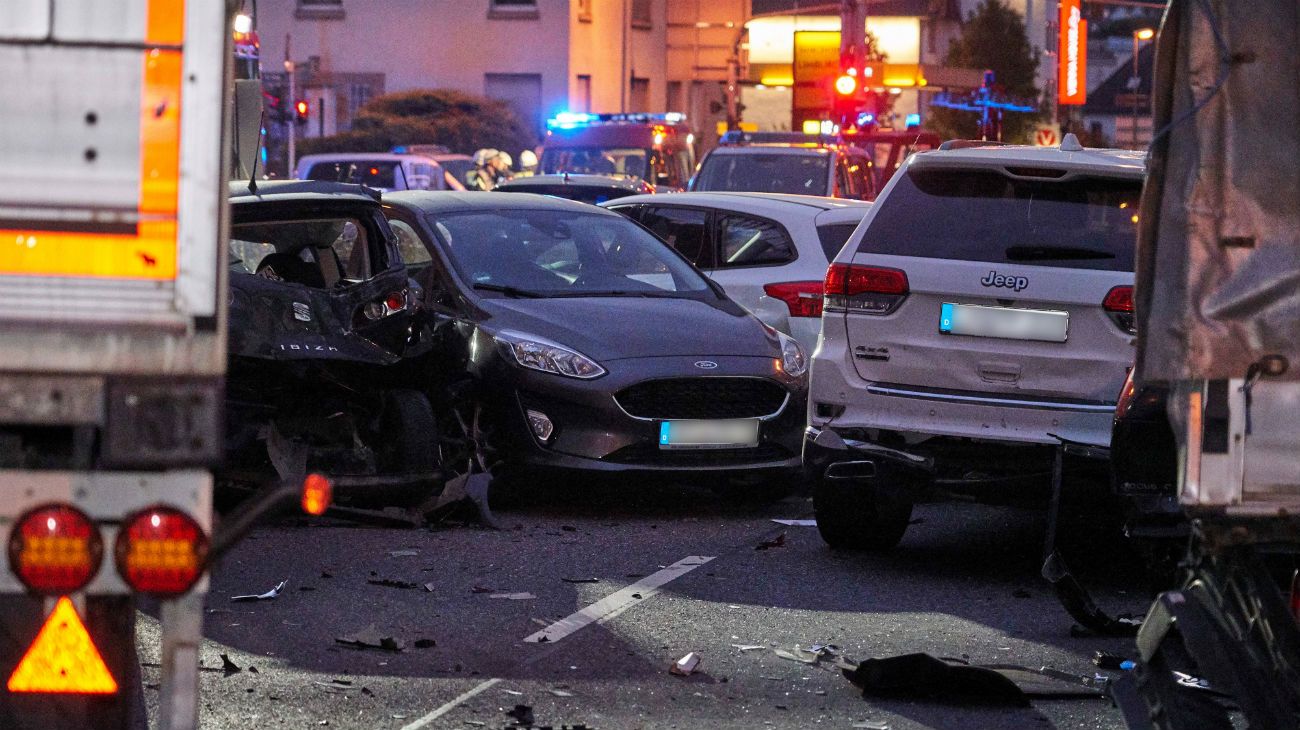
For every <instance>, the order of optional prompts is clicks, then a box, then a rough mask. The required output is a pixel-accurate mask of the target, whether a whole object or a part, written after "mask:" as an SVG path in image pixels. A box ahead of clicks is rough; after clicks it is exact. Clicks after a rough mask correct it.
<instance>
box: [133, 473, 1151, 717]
mask: <svg viewBox="0 0 1300 730" xmlns="http://www.w3.org/2000/svg"><path fill="white" fill-rule="evenodd" d="M566 490H567V491H561V492H559V493H552V494H548V495H545V496H543V497H542V498H539V499H536V500H534V501H533V502H531V503H530V504H526V505H524V506H522V507H521V508H519V509H517V510H514V511H510V512H504V513H499V517H500V518H501V521H502V522H503V523H504V524H505V525H506V527H507V529H505V530H502V531H494V530H488V529H484V528H482V527H478V526H475V525H451V526H448V525H443V526H439V527H436V528H432V529H406V530H403V529H391V528H378V527H370V526H359V525H355V524H350V523H346V522H341V521H336V520H329V519H326V520H318V521H307V520H303V519H297V518H295V519H286V520H283V521H281V522H280V523H278V524H275V525H273V526H267V527H264V528H261V529H259V530H257V531H256V532H254V533H253V534H252V535H251V536H250V537H249V538H248V539H247V540H246V541H245V542H244V543H243V544H241V545H240V546H239V547H238V548H236V549H235V550H234V551H233V552H232V553H231V554H230V555H229V556H227V558H226V559H225V560H224V562H223V563H222V565H220V566H219V567H218V569H217V570H216V571H215V573H214V575H213V577H212V582H211V592H210V594H209V599H208V609H207V615H206V617H205V622H206V623H205V633H206V636H207V639H208V640H207V641H206V642H205V644H204V647H203V650H202V661H203V665H204V667H205V668H206V670H207V671H204V672H203V673H202V694H203V697H202V710H201V724H202V726H203V727H204V728H279V727H290V728H308V727H321V726H328V727H331V728H393V729H399V728H409V729H411V730H414V728H424V727H429V728H442V727H449V728H468V727H487V728H496V727H506V726H510V725H511V724H512V723H514V722H515V720H514V719H513V718H512V717H510V716H508V715H507V714H506V711H508V710H510V709H513V708H514V707H515V706H516V705H528V706H530V707H531V708H532V712H533V716H534V718H535V719H534V724H535V725H536V726H552V727H556V728H558V727H561V726H563V725H565V724H568V725H570V726H574V725H579V724H585V725H586V726H587V727H591V728H640V727H656V728H706V727H707V728H754V727H776V728H807V727H816V726H824V727H831V728H851V727H853V726H854V723H862V722H867V721H871V722H876V723H885V724H886V725H887V726H888V727H889V728H893V729H895V730H901V729H903V728H1010V727H1016V728H1120V727H1123V723H1122V722H1121V720H1120V718H1119V715H1118V712H1117V711H1116V710H1115V709H1114V708H1112V707H1111V706H1110V704H1109V702H1107V701H1106V700H1101V699H1082V700H1050V701H1037V702H1035V703H1034V704H1033V705H1032V707H1029V708H997V707H987V706H985V707H981V706H967V705H963V704H961V703H936V702H927V701H905V700H871V701H867V700H864V699H863V698H862V696H861V694H860V693H859V692H858V691H856V690H855V689H854V687H853V686H852V685H850V684H849V683H848V682H847V681H846V680H845V679H844V678H843V677H842V676H841V674H840V672H839V671H838V670H836V669H835V668H834V667H833V666H831V665H830V664H829V663H827V662H823V663H822V664H819V665H816V666H809V665H805V664H800V663H797V662H794V661H790V660H788V659H783V658H781V657H779V656H777V655H776V654H775V653H774V649H777V648H790V647H793V646H794V645H795V644H800V645H802V646H805V647H806V646H809V645H811V644H817V643H830V644H834V645H836V646H838V647H840V648H841V651H842V653H843V654H844V655H846V656H847V657H850V658H853V659H856V660H860V659H865V658H870V657H886V656H892V655H897V654H906V653H912V652H929V653H932V654H934V655H936V656H954V657H967V658H969V660H970V661H971V662H974V663H990V664H993V663H998V664H1019V665H1024V666H1029V667H1033V668H1037V667H1040V666H1050V667H1054V668H1056V669H1060V670H1064V671H1068V672H1074V673H1079V674H1088V675H1091V674H1092V672H1093V670H1094V668H1093V667H1092V665H1091V664H1090V658H1091V655H1092V653H1093V652H1094V651H1095V650H1098V649H1104V650H1108V651H1114V652H1121V653H1131V647H1132V640H1131V639H1098V638H1072V637H1071V636H1070V632H1069V629H1070V626H1071V623H1072V622H1071V620H1070V619H1069V617H1068V616H1066V615H1065V614H1064V612H1063V611H1062V609H1061V608H1060V607H1059V605H1058V604H1057V602H1056V600H1055V599H1054V598H1053V597H1052V595H1051V593H1050V590H1049V588H1048V586H1047V585H1046V584H1045V583H1044V582H1043V581H1042V580H1041V579H1040V578H1038V567H1039V565H1040V554H1041V550H1042V537H1043V532H1044V518H1043V514H1042V512H1041V511H1035V510H1031V509H1019V508H1009V507H989V506H980V505H971V504H954V503H944V504H926V505H919V506H918V507H917V509H916V512H915V514H914V519H915V521H916V524H914V525H913V526H912V527H911V529H910V530H909V532H908V534H907V536H906V537H905V538H904V540H903V543H902V544H901V545H900V546H899V547H898V548H897V549H896V550H895V551H894V552H892V553H890V554H889V555H886V556H872V555H863V554H846V553H837V552H834V551H831V550H829V549H828V548H827V547H826V546H825V545H824V544H823V543H822V541H821V540H820V538H819V537H818V535H817V531H816V528H815V527H802V526H791V527H785V526H782V525H778V524H775V523H773V522H772V521H771V519H772V518H807V517H811V513H812V505H811V502H810V501H809V500H807V499H805V498H802V497H791V498H789V499H786V500H784V501H782V502H779V503H776V504H773V505H769V506H765V507H758V508H754V507H749V508H744V507H737V506H733V505H729V504H727V503H725V502H722V501H720V500H719V499H718V498H717V497H715V496H713V495H712V494H711V493H709V492H708V491H705V490H698V489H688V488H684V487H681V488H677V487H649V486H644V485H634V484H628V485H623V486H621V487H618V488H615V487H611V486H602V487H593V486H591V485H587V486H582V485H570V486H568V487H567V488H566ZM1082 501H1083V502H1084V503H1087V502H1089V500H1082ZM1092 509H1093V511H1092V512H1088V513H1084V514H1072V516H1071V518H1070V519H1068V520H1066V521H1065V523H1064V525H1063V527H1062V538H1063V541H1064V543H1065V545H1066V550H1067V553H1066V554H1067V557H1068V558H1070V559H1071V562H1072V563H1073V565H1074V567H1075V569H1076V570H1077V571H1078V572H1079V573H1080V574H1081V575H1082V577H1083V579H1084V580H1085V582H1086V583H1087V584H1088V585H1089V586H1090V587H1091V588H1092V589H1093V590H1094V596H1095V597H1096V598H1097V600H1098V602H1099V603H1100V604H1101V605H1102V606H1104V607H1105V608H1107V609H1108V610H1110V611H1111V612H1115V613H1118V612H1125V611H1127V612H1137V613H1140V612H1142V611H1143V610H1144V609H1145V607H1146V606H1147V605H1148V603H1149V600H1150V594H1149V593H1148V592H1147V591H1146V588H1145V584H1144V581H1143V579H1142V578H1141V571H1139V570H1138V569H1137V568H1136V563H1135V561H1136V558H1135V557H1134V555H1133V554H1131V553H1130V552H1129V550H1128V548H1127V546H1126V545H1124V544H1123V541H1122V540H1121V539H1119V538H1118V537H1117V536H1116V534H1115V532H1114V531H1113V529H1114V526H1113V525H1110V524H1108V523H1107V522H1106V520H1104V519H1101V518H1099V516H1098V515H1097V514H1095V509H1096V508H1095V506H1094V507H1093V508H1092ZM1072 512H1073V510H1072ZM782 534H784V536H785V537H784V543H783V545H781V546H779V547H771V548H769V549H765V550H758V549H756V547H757V546H759V545H760V544H761V543H763V542H765V541H770V540H773V539H775V538H777V537H778V536H779V535H782ZM703 558H711V560H707V561H705V560H703ZM684 559H686V561H685V564H684V565H682V564H681V563H679V561H683V560H684ZM675 564H678V565H680V566H681V567H679V568H677V569H673V568H671V566H674V565H675ZM665 566H669V570H670V572H669V573H662V572H660V571H663V570H664V569H665ZM659 578H671V579H670V580H667V582H665V583H663V584H662V585H661V586H658V587H657V588H655V587H654V586H653V585H652V584H653V583H654V582H656V581H657V580H658V579H659ZM565 579H570V580H578V579H596V580H595V582H568V581H566V580H565ZM382 580H390V581H404V582H408V583H411V584H414V586H415V587H413V588H403V587H392V586H384V585H376V584H374V583H372V582H370V581H382ZM280 581H287V582H288V583H287V585H286V587H285V590H284V591H283V592H282V594H281V595H280V596H279V597H278V598H276V599H275V600H269V601H261V602H255V603H233V602H231V601H230V597H231V596H234V595H237V594H247V593H260V592H263V591H266V590H268V589H270V588H271V587H272V586H274V585H275V584H277V583H279V582H280ZM638 581H640V583H639V584H638ZM632 584H638V585H637V586H636V587H634V588H632V592H635V593H636V594H637V595H639V596H640V597H639V598H636V597H632V596H629V595H628V592H627V591H624V592H623V593H622V594H619V593H618V592H619V591H620V589H623V588H625V587H627V586H630V585H632ZM484 589H488V590H486V592H485V591H484ZM510 593H527V594H531V595H532V596H535V597H533V598H523V599H511V598H493V597H492V596H494V595H498V594H510ZM611 595H612V596H613V598H612V599H609V598H607V597H610V596H611ZM620 598H623V599H625V600H626V603H627V605H626V606H624V605H623V604H622V603H620V602H619V599H620ZM602 599H605V603H604V604H601V605H602V606H608V605H610V604H611V603H617V604H618V605H619V606H620V607H621V612H617V613H616V615H614V616H613V617H607V618H606V620H602V621H597V622H592V623H590V624H587V625H585V626H581V627H579V628H576V629H575V630H573V631H572V633H568V634H567V635H562V634H563V629H562V627H563V626H568V625H571V624H570V623H566V624H562V625H561V627H551V628H549V629H548V628H547V627H548V626H551V625H552V624H555V623H556V622H557V621H560V619H563V618H565V617H568V616H570V615H571V614H574V613H575V612H579V611H582V610H583V609H584V608H586V607H588V606H591V605H592V604H597V603H598V602H601V601H602ZM599 607H600V606H598V608H599ZM579 623H580V622H579ZM371 626H373V627H374V628H375V630H376V631H377V633H378V635H379V636H382V637H392V638H394V639H397V640H399V641H401V642H403V644H404V647H405V648H404V650H403V651H400V652H391V651H385V650H382V649H377V648H376V649H356V648H351V647H349V646H345V645H343V644H340V643H338V642H337V641H336V638H338V637H347V636H354V635H356V634H357V633H358V632H362V631H363V630H365V629H367V628H368V627H371ZM543 629H546V630H547V632H548V637H549V636H552V635H553V636H555V637H556V638H555V639H554V640H548V641H546V642H542V643H530V642H525V641H523V640H524V639H525V637H529V636H530V635H533V634H535V633H536V632H539V631H542V630H543ZM139 640H140V644H141V656H142V661H143V662H144V663H145V669H144V672H145V676H144V678H145V682H146V683H147V685H146V686H147V689H146V696H147V699H148V700H149V702H150V703H151V704H156V701H157V695H158V693H157V690H156V683H157V682H158V679H159V677H158V672H159V670H158V669H157V668H156V666H153V665H154V664H156V662H157V648H156V647H157V623H156V622H155V621H154V620H153V619H151V618H149V617H145V618H144V619H143V621H142V623H141V627H140V630H139ZM419 640H424V641H420V643H419V644H418V645H417V643H416V642H417V641H419ZM428 640H432V642H433V644H434V645H432V646H426V645H427V644H428V643H429V642H428ZM737 644H738V645H749V646H761V647H762V648H749V649H745V650H742V649H739V648H736V647H735V646H733V645H737ZM421 647H422V648H421ZM688 652H697V653H698V654H699V655H700V657H701V663H700V665H699V668H698V670H697V671H696V672H695V673H694V674H693V675H691V676H688V677H681V676H674V675H672V674H670V673H669V671H668V669H669V666H670V665H671V664H672V663H673V662H674V661H675V660H677V659H679V658H681V657H682V656H683V655H685V654H687V653H688ZM223 653H224V654H227V655H228V656H229V658H230V660H231V661H233V662H234V664H236V665H237V666H239V667H240V668H241V669H242V671H239V672H237V673H225V672H222V671H220V670H219V668H220V667H221V666H222V660H221V657H220V655H221V654H223ZM335 680H343V681H344V682H346V683H347V684H341V683H338V682H336V681H335ZM151 709H152V708H151Z"/></svg>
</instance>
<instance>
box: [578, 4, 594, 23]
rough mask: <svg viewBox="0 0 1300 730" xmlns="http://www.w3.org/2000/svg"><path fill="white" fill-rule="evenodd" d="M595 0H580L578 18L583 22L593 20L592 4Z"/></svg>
mask: <svg viewBox="0 0 1300 730" xmlns="http://www.w3.org/2000/svg"><path fill="white" fill-rule="evenodd" d="M594 1H595V0H578V20H579V21H581V22H583V23H590V22H591V4H592V2H594Z"/></svg>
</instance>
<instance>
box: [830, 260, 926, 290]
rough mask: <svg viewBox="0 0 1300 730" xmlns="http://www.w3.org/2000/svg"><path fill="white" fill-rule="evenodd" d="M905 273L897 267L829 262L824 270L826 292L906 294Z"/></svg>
mask: <svg viewBox="0 0 1300 730" xmlns="http://www.w3.org/2000/svg"><path fill="white" fill-rule="evenodd" d="M907 292H908V284H907V274H905V273H903V272H902V271H899V270H898V269H886V268H882V267H879V266H855V265H853V264H831V267H830V268H829V269H827V270H826V293H827V294H839V295H843V296H850V297H852V296H857V295H858V294H906V293H907Z"/></svg>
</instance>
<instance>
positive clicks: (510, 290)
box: [473, 282, 548, 299]
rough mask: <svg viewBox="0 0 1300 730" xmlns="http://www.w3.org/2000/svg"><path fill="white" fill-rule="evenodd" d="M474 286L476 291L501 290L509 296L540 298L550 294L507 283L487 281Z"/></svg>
mask: <svg viewBox="0 0 1300 730" xmlns="http://www.w3.org/2000/svg"><path fill="white" fill-rule="evenodd" d="M473 288H474V289H475V290H476V291H497V292H501V293H502V294H505V295H506V296H508V297H521V298H527V299H540V298H542V297H545V296H548V295H547V294H543V293H542V292H539V291H531V290H529V289H520V288H518V287H513V286H507V285H505V284H489V283H487V282H480V283H478V284H474V285H473Z"/></svg>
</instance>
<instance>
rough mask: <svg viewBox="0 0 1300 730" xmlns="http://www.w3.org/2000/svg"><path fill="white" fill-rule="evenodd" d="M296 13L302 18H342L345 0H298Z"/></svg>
mask: <svg viewBox="0 0 1300 730" xmlns="http://www.w3.org/2000/svg"><path fill="white" fill-rule="evenodd" d="M295 15H296V16H297V17H298V18H302V19H320V18H327V19H330V18H342V17H344V15H345V13H344V12H343V0H298V10H297V13H295Z"/></svg>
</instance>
